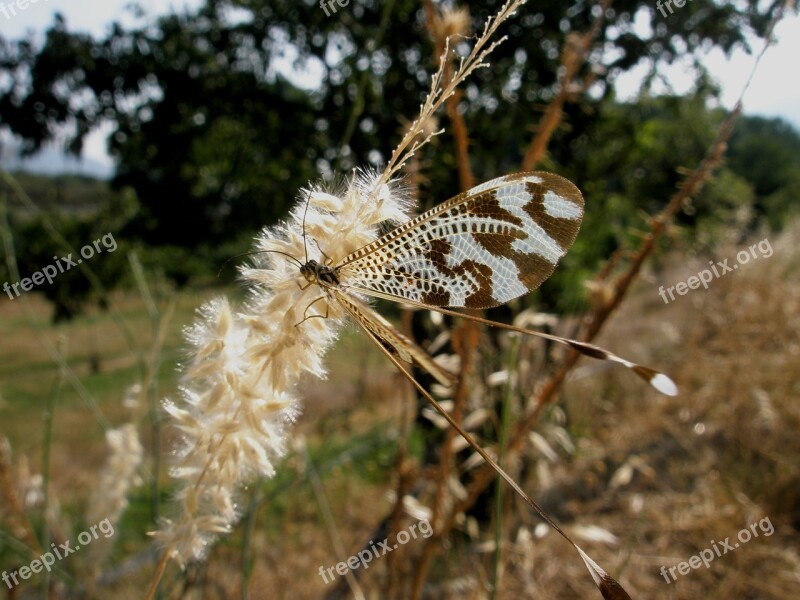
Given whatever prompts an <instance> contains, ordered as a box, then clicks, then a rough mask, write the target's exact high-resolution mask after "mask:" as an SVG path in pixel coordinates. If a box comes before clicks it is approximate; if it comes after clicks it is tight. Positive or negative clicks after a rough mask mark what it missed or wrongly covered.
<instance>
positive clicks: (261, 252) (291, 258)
mask: <svg viewBox="0 0 800 600" xmlns="http://www.w3.org/2000/svg"><path fill="white" fill-rule="evenodd" d="M269 252H272V253H273V254H280V255H282V256H285V257H286V258H288V259H289V260H292V261H294V263H295V264H296V265H297V266H298V267H299V268H303V263H301V262H300V260H299V259H298V258H297V257H294V256H292V255H291V254H289V253H287V252H281V251H280V250H253V251H252V252H243V253H242V254H237V255H235V256H231V257H230V258H228V259H227V260H226V261H225V262H224V263H222V266H221V267H220V268H219V271H217V277H218V278H219V276H220V275H222V271H223V270H224V269H225V267H226V266H227V265H228V263H229V262H231V261H232V260H236V259H237V258H242V257H243V256H253V255H255V254H266V253H269Z"/></svg>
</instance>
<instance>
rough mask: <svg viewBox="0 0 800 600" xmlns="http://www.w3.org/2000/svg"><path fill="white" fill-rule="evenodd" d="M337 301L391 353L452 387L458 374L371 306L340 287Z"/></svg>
mask: <svg viewBox="0 0 800 600" xmlns="http://www.w3.org/2000/svg"><path fill="white" fill-rule="evenodd" d="M332 294H333V296H334V298H336V301H337V302H338V303H339V304H341V305H342V307H343V308H344V309H345V310H346V311H347V312H348V313H349V314H350V316H351V317H352V318H353V320H355V321H356V323H358V324H359V325H361V327H363V328H364V329H366V330H367V331H368V332H370V334H372V336H373V337H374V338H375V339H377V340H378V341H379V342H380V343H381V344H382V345H383V347H384V348H385V349H386V350H387V351H389V352H390V353H392V354H394V355H396V356H398V357H399V358H400V359H401V360H404V361H405V362H408V363H416V364H417V365H418V366H420V367H421V368H423V369H424V370H426V371H427V372H428V373H430V374H431V375H433V377H434V378H435V379H436V380H437V381H438V382H439V383H441V384H442V385H444V386H447V387H450V386H452V385H453V383H454V382H455V376H454V375H453V374H452V373H450V372H449V371H446V370H445V369H444V368H443V367H442V366H440V365H439V364H438V363H437V362H436V361H435V360H433V358H432V357H431V355H430V354H428V353H427V352H425V350H423V349H422V348H420V347H419V346H417V344H415V343H414V342H412V341H411V340H410V339H408V338H407V337H406V336H404V335H403V334H402V333H400V332H399V331H397V329H395V328H394V327H393V326H392V324H391V323H389V322H388V321H387V320H386V319H384V318H383V317H382V316H381V315H379V314H378V313H377V312H375V311H374V310H372V309H371V308H370V307H369V306H367V305H366V304H364V303H363V302H361V301H360V300H358V299H357V298H353V297H352V296H348V295H346V294H343V293H341V292H339V291H336V290H334V291H332Z"/></svg>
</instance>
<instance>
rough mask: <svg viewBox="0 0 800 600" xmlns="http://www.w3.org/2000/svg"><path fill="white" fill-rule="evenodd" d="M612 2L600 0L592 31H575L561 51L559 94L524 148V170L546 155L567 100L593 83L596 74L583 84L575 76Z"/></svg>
mask: <svg viewBox="0 0 800 600" xmlns="http://www.w3.org/2000/svg"><path fill="white" fill-rule="evenodd" d="M610 4H611V0H602V2H601V3H600V8H601V9H602V10H601V11H600V13H599V14H598V15H597V18H595V20H594V22H593V23H592V27H591V28H590V29H589V31H587V32H586V33H584V34H583V35H578V34H577V33H573V34H570V35H568V36H567V40H566V43H565V44H564V50H563V52H562V54H561V76H560V77H559V86H558V87H559V90H558V94H557V95H556V97H555V98H553V100H552V102H550V104H549V105H548V106H547V108H546V109H545V111H544V116H543V117H542V120H541V122H540V123H539V127H538V129H537V131H536V136H534V138H533V140H532V141H531V144H530V146H528V150H527V151H526V152H525V157H524V158H523V159H522V170H523V171H532V170H533V169H534V168H535V167H536V165H538V164H539V163H540V162H541V161H542V159H543V158H544V155H545V152H546V151H547V146H548V145H549V144H550V138H551V137H552V136H553V132H555V130H556V128H557V127H558V126H559V124H560V123H561V118H562V117H563V116H564V105H565V104H566V103H567V102H574V101H575V100H576V99H577V98H579V97H580V96H582V95H583V93H584V92H585V91H586V90H587V89H588V88H589V86H590V85H592V83H594V77H592V76H591V75H590V76H587V77H585V78H584V80H583V82H582V83H580V84H578V83H576V81H575V79H576V77H577V76H578V73H579V72H580V70H581V69H582V68H583V66H584V64H586V59H587V57H588V55H589V50H590V48H591V47H592V44H593V43H594V40H595V38H596V37H597V34H598V33H599V32H600V28H601V26H602V24H603V20H604V19H605V14H606V10H607V9H608V7H609V5H610Z"/></svg>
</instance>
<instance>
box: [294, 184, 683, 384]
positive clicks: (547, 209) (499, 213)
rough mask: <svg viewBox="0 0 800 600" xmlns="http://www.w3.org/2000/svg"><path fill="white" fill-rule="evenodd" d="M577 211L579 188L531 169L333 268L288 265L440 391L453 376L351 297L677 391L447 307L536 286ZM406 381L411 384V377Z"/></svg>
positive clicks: (656, 378)
mask: <svg viewBox="0 0 800 600" xmlns="http://www.w3.org/2000/svg"><path fill="white" fill-rule="evenodd" d="M583 209H584V202H583V196H582V195H581V192H580V190H578V188H577V187H576V186H575V185H574V184H572V183H571V182H570V181H568V180H566V179H564V178H563V177H560V176H558V175H554V174H552V173H546V172H538V171H537V172H524V173H515V174H512V175H505V176H503V177H498V178H496V179H492V180H491V181H487V182H485V183H482V184H480V185H478V186H475V187H473V188H472V189H470V190H468V191H466V192H463V193H461V194H459V195H457V196H455V197H454V198H452V199H450V200H448V201H447V202H444V203H442V204H440V205H438V206H436V207H434V208H432V209H431V210H428V211H427V212H425V213H423V214H421V215H419V216H418V217H416V218H414V219H411V220H410V221H408V222H406V223H404V224H402V225H400V226H398V227H397V228H395V229H394V230H392V231H390V232H388V233H386V234H385V235H383V236H381V237H380V238H378V239H377V240H375V241H373V242H371V243H369V244H367V245H365V246H363V247H362V248H359V249H358V250H355V251H354V252H352V253H350V254H349V255H347V256H345V257H344V258H342V259H341V260H340V261H339V262H338V263H337V264H335V265H334V264H332V261H331V260H330V259H329V258H327V257H326V259H327V260H326V262H325V263H320V262H318V261H316V260H309V259H308V257H306V262H305V263H301V262H300V261H297V260H296V259H295V261H296V262H297V263H298V265H299V266H300V273H301V275H302V276H303V278H304V279H305V281H306V282H307V283H306V286H308V285H312V284H316V285H318V286H320V288H321V289H322V292H323V296H320V297H319V298H318V299H317V300H315V303H316V302H317V301H318V300H322V299H326V300H327V301H328V302H336V303H338V304H339V305H340V306H341V307H342V308H344V310H345V311H346V312H347V313H348V314H349V315H350V317H352V319H353V320H354V321H355V322H356V323H358V324H359V325H360V326H361V327H362V328H363V329H364V330H365V331H366V332H367V334H368V335H369V337H370V338H371V339H372V340H373V341H374V342H375V343H376V344H377V345H378V346H379V348H380V349H381V350H382V351H383V352H384V353H385V354H386V355H387V356H388V357H389V358H390V360H392V362H394V363H395V365H396V366H398V368H400V369H401V370H402V371H403V372H404V373H406V374H407V375H408V372H407V371H406V370H405V369H404V368H403V367H402V365H401V364H400V363H399V362H398V360H397V359H398V358H399V359H401V360H403V361H405V362H406V363H415V364H416V365H418V366H419V367H421V368H422V369H424V370H426V371H428V372H429V373H430V374H431V375H432V376H433V377H435V378H436V380H437V381H439V382H440V383H442V384H444V385H450V384H451V383H452V382H453V380H454V376H453V375H452V374H450V373H449V372H447V371H446V370H444V369H443V368H442V367H440V366H439V365H438V363H436V362H435V361H434V360H433V358H432V357H431V356H430V355H429V354H428V353H427V352H426V351H425V350H423V349H422V348H421V347H419V346H418V345H417V344H415V343H414V342H413V341H412V340H410V339H409V338H407V337H406V336H404V335H403V334H402V333H400V332H399V331H397V329H395V328H394V326H392V325H391V323H389V322H388V321H387V320H386V319H384V318H383V317H382V316H381V315H380V314H378V313H377V312H376V311H375V310H373V309H372V308H371V307H370V306H369V305H367V304H366V303H365V302H363V301H362V300H360V299H359V298H358V297H357V296H356V295H355V294H361V295H367V296H372V297H376V298H384V299H388V300H393V301H396V302H401V303H405V304H409V305H412V306H416V307H419V308H425V309H430V310H436V311H439V312H441V313H444V314H448V315H454V316H459V317H464V318H468V319H472V320H474V321H478V322H480V323H485V324H488V325H492V326H495V327H500V328H503V329H508V330H511V331H516V332H519V333H524V334H529V335H535V336H538V337H543V338H546V339H549V340H552V341H555V342H559V343H562V344H566V345H568V346H570V347H572V348H574V349H575V350H577V351H578V352H581V353H582V354H585V355H587V356H591V357H593V358H597V359H601V360H610V361H613V362H617V363H619V364H622V365H624V366H625V367H628V368H629V369H632V370H633V371H634V372H635V373H636V374H637V375H638V376H639V377H641V378H642V379H644V380H645V381H647V382H648V383H649V384H650V385H652V386H653V387H655V388H656V389H657V390H658V391H660V392H662V393H664V394H667V395H675V394H677V387H676V386H675V384H674V383H673V382H672V380H671V379H670V378H669V377H668V376H666V375H664V374H663V373H659V372H658V371H655V370H653V369H650V368H649V367H644V366H642V365H638V364H636V363H633V362H631V361H628V360H626V359H624V358H621V357H619V356H616V355H615V354H612V353H611V352H609V351H607V350H605V349H603V348H600V347H598V346H595V345H593V344H587V343H584V342H579V341H576V340H571V339H568V338H563V337H560V336H556V335H551V334H547V333H544V332H540V331H534V330H528V329H523V328H519V327H515V326H513V325H507V324H504V323H499V322H495V321H490V320H488V319H483V318H480V317H475V316H471V315H465V314H463V313H460V312H457V311H455V310H452V309H456V308H467V309H485V308H491V307H493V306H499V305H501V304H504V303H506V302H508V301H510V300H513V299H514V298H517V297H519V296H522V295H523V294H526V293H527V292H529V291H531V290H533V289H535V288H537V287H539V285H540V284H541V283H542V282H543V281H545V280H546V279H547V278H548V277H549V276H550V275H551V274H552V273H553V271H554V269H555V267H556V265H557V263H558V260H559V259H560V258H561V257H562V256H564V255H565V254H566V253H567V251H568V250H569V248H570V247H571V246H572V243H573V242H574V241H575V238H576V236H577V235H578V230H579V229H580V224H581V220H582V219H583ZM323 255H324V252H323ZM309 308H310V307H309ZM307 311H308V309H306V312H307ZM314 316H324V315H314ZM307 318H310V317H306V319H307ZM304 320H305V319H304ZM409 377H410V375H409ZM412 379H413V378H412ZM413 383H414V384H415V385H417V387H420V386H419V384H417V383H416V381H415V380H414V381H413ZM423 393H424V394H425V395H426V397H428V394H427V393H425V392H423ZM429 400H430V398H429Z"/></svg>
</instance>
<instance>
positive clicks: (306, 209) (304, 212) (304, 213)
mask: <svg viewBox="0 0 800 600" xmlns="http://www.w3.org/2000/svg"><path fill="white" fill-rule="evenodd" d="M309 204H311V190H308V197H307V198H306V207H305V209H303V250H305V253H306V260H305V262H306V264H308V244H307V243H306V215H307V214H308V205H309ZM317 246H319V244H317Z"/></svg>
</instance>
